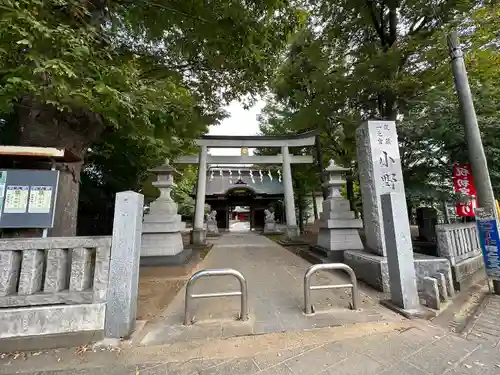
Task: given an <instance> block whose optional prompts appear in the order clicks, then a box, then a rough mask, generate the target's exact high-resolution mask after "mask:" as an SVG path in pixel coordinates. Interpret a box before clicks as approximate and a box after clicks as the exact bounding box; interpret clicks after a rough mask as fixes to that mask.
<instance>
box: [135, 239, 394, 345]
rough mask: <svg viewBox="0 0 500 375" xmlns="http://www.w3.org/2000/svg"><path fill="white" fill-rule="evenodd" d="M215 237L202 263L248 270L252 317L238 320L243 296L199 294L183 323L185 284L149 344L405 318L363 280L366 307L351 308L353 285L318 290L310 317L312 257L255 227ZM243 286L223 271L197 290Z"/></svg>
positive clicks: (326, 277) (337, 278)
mask: <svg viewBox="0 0 500 375" xmlns="http://www.w3.org/2000/svg"><path fill="white" fill-rule="evenodd" d="M213 241H214V247H213V248H212V250H211V251H210V253H209V254H208V256H207V257H206V258H205V259H204V261H203V264H202V265H201V268H234V269H236V270H238V271H240V272H242V273H243V275H244V276H245V277H246V279H247V283H248V291H249V301H248V305H249V312H250V319H249V320H248V321H247V322H240V321H237V320H236V317H237V316H238V314H239V308H240V307H239V306H240V305H239V303H240V302H239V298H238V297H231V298H210V299H197V300H194V301H193V302H194V303H193V307H194V308H193V315H194V317H195V321H196V323H195V324H194V325H192V326H189V327H186V326H183V325H182V322H183V316H184V295H185V289H182V290H181V291H180V292H179V294H178V295H177V296H176V298H175V299H174V300H173V301H172V303H171V304H170V305H169V306H168V308H167V309H166V310H165V311H164V312H163V313H162V314H161V317H162V319H161V320H160V321H159V322H157V323H156V324H155V325H153V326H151V327H149V328H148V332H147V333H146V334H145V337H144V339H143V340H142V344H143V345H159V344H165V343H169V342H177V341H189V340H193V339H203V338H217V337H233V336H238V335H248V334H262V333H270V332H280V331H297V330H302V329H312V328H320V327H329V326H338V325H344V324H351V323H359V322H369V321H395V320H400V319H401V317H399V316H398V315H396V314H394V313H393V312H391V311H389V310H388V309H385V308H384V307H382V306H380V305H379V298H378V297H379V296H380V293H378V292H376V291H374V290H373V289H370V288H368V287H364V286H363V285H361V287H360V291H361V298H360V300H361V308H362V309H361V311H352V310H349V308H348V307H349V305H350V303H351V292H350V290H347V289H335V290H317V291H312V301H313V304H314V306H315V308H316V311H317V312H318V313H317V314H315V315H314V316H307V317H306V316H305V315H304V314H303V313H302V311H303V298H304V297H303V293H304V292H303V278H304V273H305V272H306V270H307V268H308V267H309V266H310V265H311V264H310V263H309V262H307V261H306V260H304V259H302V258H300V257H299V256H297V255H295V254H293V253H291V252H289V251H288V250H286V249H284V248H283V247H281V246H279V245H278V244H276V243H275V242H273V241H271V240H269V239H268V238H266V237H264V236H260V235H257V234H255V233H251V232H249V233H228V234H224V235H223V236H222V237H220V238H219V239H216V240H213ZM346 281H347V277H346V276H345V275H344V274H343V273H342V272H337V273H332V272H321V273H318V274H316V275H315V276H313V285H315V284H342V283H345V282H346ZM238 289H239V284H238V282H237V280H236V279H234V278H231V277H226V276H223V277H213V278H204V279H200V280H199V281H198V282H197V284H196V287H195V292H196V293H207V292H221V291H230V290H238Z"/></svg>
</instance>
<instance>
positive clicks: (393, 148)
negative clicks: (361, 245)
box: [344, 121, 408, 292]
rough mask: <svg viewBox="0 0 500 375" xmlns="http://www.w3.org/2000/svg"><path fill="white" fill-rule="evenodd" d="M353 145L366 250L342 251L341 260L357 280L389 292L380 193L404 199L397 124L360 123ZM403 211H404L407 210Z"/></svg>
mask: <svg viewBox="0 0 500 375" xmlns="http://www.w3.org/2000/svg"><path fill="white" fill-rule="evenodd" d="M356 148H357V154H358V171H359V180H360V188H361V193H362V198H363V224H364V232H365V238H366V242H365V248H366V251H365V250H362V251H361V250H352V251H351V250H348V251H345V252H344V262H345V263H346V264H347V265H349V266H350V267H351V268H352V269H353V270H354V272H355V273H356V276H357V277H358V278H359V279H361V280H363V281H365V282H366V283H367V284H369V285H372V286H374V287H375V288H377V289H379V290H382V291H384V292H388V291H389V290H390V285H389V268H388V263H387V244H386V236H385V232H384V220H383V217H382V204H381V196H382V195H384V194H387V193H398V194H399V195H398V196H399V197H401V198H400V199H401V200H402V201H404V200H405V192H404V184H403V172H402V170H401V159H400V156H399V145H398V135H397V133H396V123H395V122H394V121H367V122H365V123H363V124H361V125H360V126H359V127H358V129H356ZM398 209H399V208H398ZM404 212H405V213H404V214H406V209H405V210H404ZM404 214H402V213H401V212H394V215H397V217H398V219H399V220H401V219H403V218H404V220H408V217H407V216H406V217H405V216H404Z"/></svg>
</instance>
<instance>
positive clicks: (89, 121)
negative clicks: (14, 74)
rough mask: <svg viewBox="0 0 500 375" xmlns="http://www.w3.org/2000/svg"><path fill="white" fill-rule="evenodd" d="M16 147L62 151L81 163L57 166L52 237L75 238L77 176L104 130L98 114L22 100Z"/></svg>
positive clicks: (78, 178) (78, 186) (78, 188)
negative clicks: (89, 151) (58, 108)
mask: <svg viewBox="0 0 500 375" xmlns="http://www.w3.org/2000/svg"><path fill="white" fill-rule="evenodd" d="M18 124H19V135H20V138H19V145H21V146H38V147H57V148H64V149H65V150H67V151H70V152H71V153H73V154H74V155H75V156H77V157H78V158H79V159H80V160H81V161H80V162H76V163H62V164H57V169H58V170H59V171H60V172H59V187H58V192H57V200H56V211H55V217H54V227H53V228H52V230H51V231H50V235H51V236H74V235H76V226H77V213H78V195H79V190H80V173H81V171H82V164H83V158H84V156H85V153H86V151H87V149H88V147H90V145H91V144H92V143H93V142H94V141H95V140H97V139H98V138H99V136H100V135H101V134H102V133H103V131H104V123H103V121H102V118H101V116H100V115H98V114H95V113H92V112H88V111H85V110H79V111H74V112H62V111H58V110H57V109H56V108H54V107H52V106H49V105H40V104H38V103H36V102H35V101H33V100H32V99H31V98H24V99H23V100H22V103H21V106H20V107H19V115H18Z"/></svg>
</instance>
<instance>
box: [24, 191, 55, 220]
mask: <svg viewBox="0 0 500 375" xmlns="http://www.w3.org/2000/svg"><path fill="white" fill-rule="evenodd" d="M51 202H52V186H32V187H31V189H30V201H29V206H28V212H29V213H30V214H48V213H50V204H51Z"/></svg>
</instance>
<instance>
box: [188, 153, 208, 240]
mask: <svg viewBox="0 0 500 375" xmlns="http://www.w3.org/2000/svg"><path fill="white" fill-rule="evenodd" d="M207 158H208V150H207V146H201V147H200V157H199V164H198V182H197V183H196V206H195V212H194V222H193V230H192V232H191V243H192V244H193V245H204V244H206V234H205V230H204V228H203V219H204V216H205V194H206V188H207Z"/></svg>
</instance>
